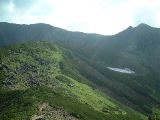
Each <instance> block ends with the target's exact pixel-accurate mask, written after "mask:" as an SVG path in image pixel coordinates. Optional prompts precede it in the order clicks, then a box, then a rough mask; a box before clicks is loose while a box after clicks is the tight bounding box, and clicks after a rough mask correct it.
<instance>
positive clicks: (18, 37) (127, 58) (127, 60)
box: [0, 23, 160, 119]
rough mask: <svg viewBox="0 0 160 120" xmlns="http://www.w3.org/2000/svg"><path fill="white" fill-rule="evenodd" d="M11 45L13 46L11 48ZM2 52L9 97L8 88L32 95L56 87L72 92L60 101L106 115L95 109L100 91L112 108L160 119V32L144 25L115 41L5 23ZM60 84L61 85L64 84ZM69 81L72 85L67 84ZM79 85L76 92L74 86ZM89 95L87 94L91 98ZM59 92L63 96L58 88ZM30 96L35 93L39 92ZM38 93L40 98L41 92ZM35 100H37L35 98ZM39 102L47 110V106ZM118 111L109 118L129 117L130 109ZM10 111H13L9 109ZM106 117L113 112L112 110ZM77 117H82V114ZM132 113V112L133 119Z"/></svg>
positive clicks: (41, 26)
mask: <svg viewBox="0 0 160 120" xmlns="http://www.w3.org/2000/svg"><path fill="white" fill-rule="evenodd" d="M26 41H28V42H29V43H26ZM35 41H36V42H35ZM40 41H46V42H40ZM33 42H34V44H33ZM48 42H49V43H48ZM12 43H14V45H11V44H12ZM20 43H22V44H20ZM23 43H25V44H23ZM16 44H17V45H16ZM0 46H6V47H4V48H2V49H1V56H2V57H1V67H0V68H1V85H3V87H2V88H3V89H5V91H6V90H8V88H9V89H11V90H16V91H17V90H18V92H19V91H20V92H21V91H23V92H24V91H26V90H28V89H29V91H30V89H31V88H32V87H33V86H34V87H37V86H44V88H46V87H47V88H46V89H47V90H48V89H50V87H51V86H52V87H53V86H55V88H57V85H58V86H61V85H62V86H63V87H62V86H61V87H60V89H64V91H65V90H67V91H69V92H66V93H63V92H60V94H59V95H62V93H63V94H65V96H66V94H68V93H70V94H73V95H74V96H76V98H78V100H79V101H80V104H81V103H82V104H85V106H86V104H87V105H88V104H89V103H90V102H91V103H90V104H89V106H90V107H92V108H94V110H96V111H99V112H100V114H101V112H102V109H103V107H102V106H103V105H104V104H101V105H98V104H99V103H98V102H97V103H94V102H96V100H95V99H100V98H101V97H100V98H99V97H98V95H99V92H98V93H97V92H96V93H94V92H95V90H94V89H98V90H99V91H101V92H103V93H104V96H105V95H107V96H109V98H112V100H109V101H110V102H111V103H113V104H116V105H117V104H119V103H117V102H115V100H116V101H118V102H120V103H122V104H123V105H125V106H128V107H131V108H132V109H134V110H135V111H137V112H140V113H142V114H144V115H146V116H151V117H152V118H153V117H155V116H156V117H157V116H158V114H159V109H160V84H159V83H160V72H159V71H160V63H159V61H160V56H159V51H160V29H159V28H153V27H151V26H148V25H146V24H140V25H139V26H137V27H128V28H127V29H126V30H124V31H122V32H120V33H118V34H116V35H112V36H104V35H98V34H86V33H81V32H70V31H66V30H63V29H60V28H56V27H53V26H50V25H47V24H42V23H40V24H32V25H18V24H10V23H0ZM2 68H3V69H2ZM57 79H58V80H57ZM60 80H61V82H62V83H61V82H59V81H60ZM68 81H70V82H69V83H68ZM77 81H78V82H77ZM66 82H67V83H66ZM54 84H56V85H54ZM75 84H77V87H75V86H74V85H75ZM87 85H88V86H90V87H92V88H93V90H92V89H91V88H90V87H88V86H87ZM72 86H74V87H72ZM48 87H49V88H48ZM52 87H51V88H52ZM38 88H39V87H38ZM41 88H43V87H40V89H41ZM74 88H75V89H74ZM77 90H79V91H77ZM85 90H87V91H88V92H87V93H86V92H85ZM2 91H3V90H2ZM40 91H41V90H40ZM42 91H43V90H42ZM55 91H59V87H58V90H55ZM60 91H63V90H60ZM81 91H82V92H83V93H81ZM30 92H34V90H33V91H32V90H31V91H30ZM44 92H45V90H44ZM48 92H49V91H48ZM50 92H51V91H50ZM50 92H49V93H50ZM79 92H80V93H79ZM2 93H3V92H2ZM37 93H39V92H38V91H37ZM88 93H91V94H90V95H91V97H90V95H89V96H86V95H87V94H88ZM8 94H9V95H10V91H9V93H7V97H9V96H8ZM11 94H12V92H11ZM14 94H17V93H14ZM18 94H19V93H18ZM26 94H27V95H28V92H26ZM29 94H30V93H29ZM97 94H98V95H97ZM23 95H24V94H23ZM23 95H22V96H23ZM32 95H33V96H36V95H35V94H34V93H33V94H32ZM24 96H25V95H24ZM24 96H23V97H24ZM33 96H32V97H33ZM52 96H53V95H52ZM84 96H85V97H84ZM102 96H103V95H102ZM45 97H46V96H45ZM94 98H95V99H94ZM38 99H39V98H38ZM65 99H66V98H65ZM92 99H93V101H92ZM102 99H103V98H102ZM4 100H5V97H4ZM88 100H91V101H88ZM103 100H104V99H103ZM107 100H108V99H107ZM39 101H40V102H42V103H41V104H43V100H42V101H41V100H39ZM44 101H45V100H44ZM47 101H48V98H47ZM100 101H101V100H100ZM2 102H4V101H2ZM10 102H11V101H9V103H10ZM76 102H77V101H76ZM106 102H107V101H106ZM110 102H109V103H110ZM11 103H12V102H11ZM44 103H46V102H44ZM103 103H105V102H103ZM107 103H108V102H107ZM54 104H55V103H54ZM96 104H97V105H96ZM61 105H62V104H61ZM119 105H120V104H119ZM119 105H117V106H118V107H119V108H118V109H117V108H116V111H115V108H110V107H111V106H112V105H111V106H110V107H109V110H110V111H111V112H109V113H118V115H119V114H120V113H124V112H122V111H125V112H126V111H128V107H127V108H125V107H123V106H121V105H120V106H119ZM62 106H63V105H62ZM69 106H70V105H69ZM82 106H83V105H82ZM2 107H3V105H2ZM52 107H53V105H52V106H51V105H50V104H49V105H48V103H47V108H48V109H49V110H50V109H51V111H53V114H55V109H54V108H52ZM63 107H64V106H63ZM90 107H89V108H90ZM112 107H113V106H112ZM89 108H86V109H89ZM69 109H70V108H69ZM8 110H9V108H7V111H8ZM67 110H68V108H67ZM112 110H113V111H112ZM33 111H34V110H33ZM46 111H47V110H46ZM58 111H62V113H63V114H65V115H66V116H68V117H71V118H72V117H75V116H69V113H70V112H69V113H67V112H66V111H64V109H58ZM104 111H108V108H107V110H106V109H105V110H104ZM120 111H121V112H120ZM129 111H130V110H129ZM44 112H45V111H44ZM40 113H42V112H40ZM76 113H78V114H81V113H79V111H78V112H76ZM102 113H103V114H105V113H104V112H102ZM126 113H127V112H126ZM133 113H134V112H133ZM133 113H132V112H131V113H130V112H129V114H133ZM63 114H60V115H59V117H62V115H63ZM82 114H83V113H82ZM96 114H99V113H96ZM134 114H136V113H134ZM88 115H89V113H88ZM88 115H86V116H88ZM107 115H108V112H107ZM109 115H110V114H109ZM121 115H122V116H123V117H124V116H125V115H124V114H120V116H121ZM82 116H85V115H82ZM100 116H103V115H102V114H101V115H100ZM105 116H106V114H105ZM113 116H115V115H113ZM113 116H112V117H113ZM122 116H121V117H122ZM129 116H130V115H129ZM131 116H132V117H133V116H134V115H131ZM90 117H91V116H90ZM132 117H131V118H132ZM116 118H118V117H116ZM116 118H115V119H116ZM131 118H130V119H131ZM83 119H85V118H83ZM87 119H93V118H87ZM95 119H96V118H95ZM113 119H114V118H113ZM125 119H126V117H125ZM150 119H151V118H150ZM157 119H158V118H157Z"/></svg>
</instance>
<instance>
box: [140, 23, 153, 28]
mask: <svg viewBox="0 0 160 120" xmlns="http://www.w3.org/2000/svg"><path fill="white" fill-rule="evenodd" d="M148 27H151V26H149V25H147V24H145V23H141V24H139V25H137V28H148Z"/></svg>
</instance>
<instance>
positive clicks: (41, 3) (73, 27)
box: [0, 0, 160, 35]
mask: <svg viewBox="0 0 160 120" xmlns="http://www.w3.org/2000/svg"><path fill="white" fill-rule="evenodd" d="M0 22H10V23H17V24H34V23H47V24H51V25H53V26H56V27H60V28H64V29H67V30H70V31H81V32H87V33H98V34H104V35H112V34H116V33H118V32H120V31H122V30H124V29H126V28H127V27H128V26H133V27H134V26H137V25H138V24H140V23H146V24H148V25H150V26H153V27H160V0H0Z"/></svg>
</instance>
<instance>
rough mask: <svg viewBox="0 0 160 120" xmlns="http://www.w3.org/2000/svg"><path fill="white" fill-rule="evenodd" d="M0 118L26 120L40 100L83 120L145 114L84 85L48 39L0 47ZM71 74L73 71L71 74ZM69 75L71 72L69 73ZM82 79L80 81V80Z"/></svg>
mask: <svg viewBox="0 0 160 120" xmlns="http://www.w3.org/2000/svg"><path fill="white" fill-rule="evenodd" d="M0 51H1V52H0V56H1V57H0V110H1V112H0V118H1V119H2V120H29V119H31V118H32V117H33V116H34V115H35V114H37V113H38V111H39V110H38V106H39V104H41V103H43V102H44V103H48V104H49V106H51V107H52V108H61V109H63V110H65V111H66V112H67V113H68V114H69V115H70V116H73V117H75V118H77V119H82V120H143V119H146V117H145V116H144V115H142V114H141V113H139V112H135V111H134V110H130V109H128V107H122V106H121V104H120V103H118V102H116V101H115V100H112V99H111V98H110V97H109V96H107V95H106V94H103V93H101V92H100V91H98V90H97V89H95V88H92V87H90V86H88V85H87V84H84V82H87V78H85V77H84V79H82V78H83V77H82V75H80V74H79V73H78V71H76V69H75V68H74V64H73V65H72V67H70V69H68V70H66V69H65V70H64V69H63V67H64V66H63V65H67V66H69V65H70V64H71V62H69V61H68V60H67V59H68V56H66V55H67V54H64V53H65V52H67V51H65V49H61V46H59V45H56V44H53V43H52V44H51V43H47V42H42V41H41V42H28V43H23V44H16V45H14V44H13V45H9V46H6V47H4V48H1V50H0ZM70 73H76V75H75V74H70ZM69 74H70V75H69ZM81 81H82V82H81Z"/></svg>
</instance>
